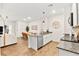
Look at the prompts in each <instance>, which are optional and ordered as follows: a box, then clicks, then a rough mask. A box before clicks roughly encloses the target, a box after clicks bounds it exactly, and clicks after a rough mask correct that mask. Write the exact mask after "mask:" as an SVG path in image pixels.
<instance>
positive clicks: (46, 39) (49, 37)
mask: <svg viewBox="0 0 79 59" xmlns="http://www.w3.org/2000/svg"><path fill="white" fill-rule="evenodd" d="M50 41H52V34H47V35H44V36H43V45H45V44H47V43H49V42H50Z"/></svg>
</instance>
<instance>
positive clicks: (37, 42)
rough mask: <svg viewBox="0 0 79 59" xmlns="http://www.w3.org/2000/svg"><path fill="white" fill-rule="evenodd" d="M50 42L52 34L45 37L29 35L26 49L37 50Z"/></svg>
mask: <svg viewBox="0 0 79 59" xmlns="http://www.w3.org/2000/svg"><path fill="white" fill-rule="evenodd" d="M50 41H52V34H50V33H48V34H45V35H30V36H29V39H28V48H32V49H34V50H36V51H37V50H38V48H40V47H42V46H43V45H45V44H47V43H48V42H50Z"/></svg>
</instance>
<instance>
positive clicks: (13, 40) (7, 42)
mask: <svg viewBox="0 0 79 59" xmlns="http://www.w3.org/2000/svg"><path fill="white" fill-rule="evenodd" d="M14 43H16V38H15V37H14V36H13V35H7V36H6V39H5V45H10V44H14Z"/></svg>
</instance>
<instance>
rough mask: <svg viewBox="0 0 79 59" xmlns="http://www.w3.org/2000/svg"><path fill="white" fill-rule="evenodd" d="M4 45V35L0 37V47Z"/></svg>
mask: <svg viewBox="0 0 79 59" xmlns="http://www.w3.org/2000/svg"><path fill="white" fill-rule="evenodd" d="M2 46H4V39H3V37H0V47H2Z"/></svg>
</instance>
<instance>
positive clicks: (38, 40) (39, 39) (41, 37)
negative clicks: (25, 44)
mask: <svg viewBox="0 0 79 59" xmlns="http://www.w3.org/2000/svg"><path fill="white" fill-rule="evenodd" d="M37 43H38V44H37V47H38V48H40V47H42V46H43V36H38V37H37Z"/></svg>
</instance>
